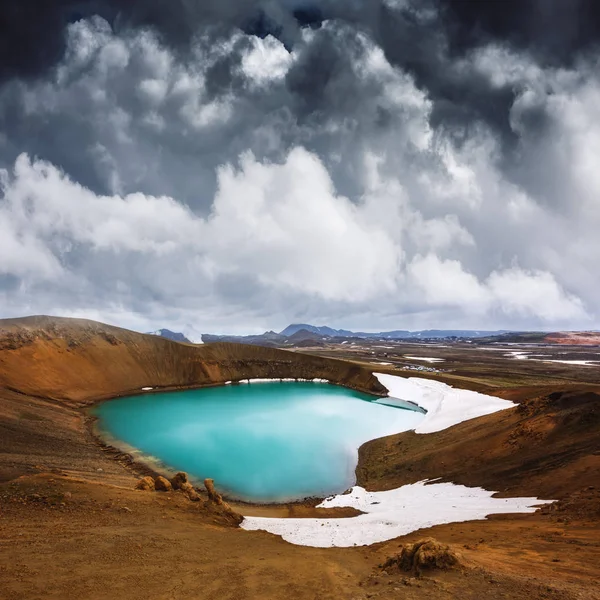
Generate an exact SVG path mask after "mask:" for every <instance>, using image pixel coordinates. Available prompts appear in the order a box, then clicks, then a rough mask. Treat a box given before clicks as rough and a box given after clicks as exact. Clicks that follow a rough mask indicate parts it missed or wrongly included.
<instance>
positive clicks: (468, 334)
mask: <svg viewBox="0 0 600 600" xmlns="http://www.w3.org/2000/svg"><path fill="white" fill-rule="evenodd" d="M302 330H305V331H310V332H312V333H315V334H318V335H321V336H327V337H344V338H348V337H354V338H367V339H368V338H375V339H390V340H394V339H411V338H449V337H458V338H479V337H490V336H495V335H501V334H504V333H509V332H508V331H507V330H504V329H503V330H500V331H475V330H470V329H425V330H422V331H408V330H405V329H396V330H394V331H380V332H375V333H373V332H371V333H369V332H364V331H349V330H347V329H333V328H331V327H327V326H322V327H317V326H315V325H308V324H306V323H293V324H292V325H288V326H287V327H286V328H285V329H284V330H283V331H281V332H280V333H279V335H281V336H283V337H290V336H292V335H294V334H295V333H296V332H298V331H302Z"/></svg>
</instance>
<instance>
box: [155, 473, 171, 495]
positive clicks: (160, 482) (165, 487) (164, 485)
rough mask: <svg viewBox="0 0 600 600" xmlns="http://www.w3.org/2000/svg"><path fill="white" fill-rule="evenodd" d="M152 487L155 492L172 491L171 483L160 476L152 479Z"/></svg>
mask: <svg viewBox="0 0 600 600" xmlns="http://www.w3.org/2000/svg"><path fill="white" fill-rule="evenodd" d="M154 487H155V489H156V491H157V492H170V491H171V490H172V489H173V486H172V485H171V482H170V481H169V480H168V479H166V478H165V477H163V476H162V475H159V476H158V477H156V478H155V479H154Z"/></svg>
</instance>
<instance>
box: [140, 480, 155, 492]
mask: <svg viewBox="0 0 600 600" xmlns="http://www.w3.org/2000/svg"><path fill="white" fill-rule="evenodd" d="M135 489H136V490H143V491H144V492H153V491H154V490H155V489H156V488H155V484H154V479H152V477H142V479H140V480H139V481H138V482H137V484H136V486H135Z"/></svg>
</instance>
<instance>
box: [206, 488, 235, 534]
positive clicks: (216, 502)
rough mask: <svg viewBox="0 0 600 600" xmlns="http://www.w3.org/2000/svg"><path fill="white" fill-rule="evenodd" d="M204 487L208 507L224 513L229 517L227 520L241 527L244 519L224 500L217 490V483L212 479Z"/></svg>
mask: <svg viewBox="0 0 600 600" xmlns="http://www.w3.org/2000/svg"><path fill="white" fill-rule="evenodd" d="M204 487H205V488H206V493H207V494H208V502H207V504H208V505H212V506H213V507H215V508H217V510H218V512H220V513H222V514H223V515H225V516H226V517H227V519H228V520H229V521H230V522H231V523H233V524H235V525H239V524H240V523H241V522H242V521H243V520H244V517H243V516H242V515H240V514H239V513H237V512H235V510H233V508H231V506H229V504H227V502H225V501H224V500H223V497H222V496H221V494H219V492H217V490H215V482H214V481H213V480H212V479H205V480H204Z"/></svg>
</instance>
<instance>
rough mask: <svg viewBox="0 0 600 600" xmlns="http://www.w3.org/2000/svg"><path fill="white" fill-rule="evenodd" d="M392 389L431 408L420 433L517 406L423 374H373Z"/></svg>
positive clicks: (392, 392)
mask: <svg viewBox="0 0 600 600" xmlns="http://www.w3.org/2000/svg"><path fill="white" fill-rule="evenodd" d="M373 375H375V377H376V378H377V379H378V381H379V383H381V385H383V386H384V387H385V388H386V389H387V390H388V396H389V397H390V398H397V399H399V400H405V401H408V402H413V403H415V404H418V405H419V406H420V407H421V408H424V409H425V410H426V411H427V414H426V415H425V419H423V421H421V423H420V424H419V425H418V427H417V428H416V429H415V432H416V433H435V432H436V431H441V430H442V429H446V428H448V427H452V426H453V425H458V424H459V423H462V422H463V421H468V420H470V419H474V418H476V417H482V416H484V415H489V414H492V413H495V412H497V411H499V410H506V409H507V408H512V407H514V406H516V404H515V403H514V402H510V401H509V400H502V398H496V397H495V396H488V395H486V394H480V393H479V392H472V391H471V390H463V389H460V388H454V387H452V386H450V385H448V384H447V383H442V382H441V381H434V380H433V379H424V378H422V377H399V376H397V375H386V374H385V373H373Z"/></svg>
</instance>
